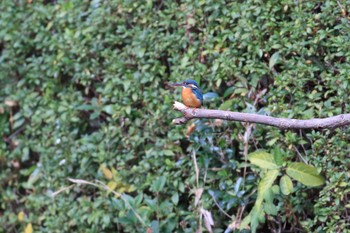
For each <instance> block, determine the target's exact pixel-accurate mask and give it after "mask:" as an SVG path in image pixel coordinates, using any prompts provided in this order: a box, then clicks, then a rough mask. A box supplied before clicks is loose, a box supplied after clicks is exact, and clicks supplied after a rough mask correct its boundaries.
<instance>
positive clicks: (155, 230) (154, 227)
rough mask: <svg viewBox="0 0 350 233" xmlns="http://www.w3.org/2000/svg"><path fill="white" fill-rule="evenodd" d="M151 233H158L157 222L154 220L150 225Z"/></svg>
mask: <svg viewBox="0 0 350 233" xmlns="http://www.w3.org/2000/svg"><path fill="white" fill-rule="evenodd" d="M151 228H152V233H159V232H160V231H159V222H158V221H156V220H154V221H152V223H151Z"/></svg>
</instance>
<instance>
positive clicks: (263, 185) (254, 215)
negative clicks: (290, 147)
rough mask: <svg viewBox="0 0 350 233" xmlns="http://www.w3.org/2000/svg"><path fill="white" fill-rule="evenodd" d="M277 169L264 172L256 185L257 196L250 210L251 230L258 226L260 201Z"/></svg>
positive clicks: (261, 209) (260, 210)
mask: <svg viewBox="0 0 350 233" xmlns="http://www.w3.org/2000/svg"><path fill="white" fill-rule="evenodd" d="M278 173H279V170H277V169H275V170H269V171H268V172H266V174H265V175H264V177H263V178H262V180H261V181H260V183H259V185H258V197H257V199H256V201H255V205H254V207H253V209H252V211H251V223H250V228H251V230H252V232H253V233H254V232H256V229H257V228H258V226H259V219H261V218H262V216H263V208H262V203H263V200H264V198H265V197H266V196H267V195H268V192H269V191H270V189H271V187H272V185H273V183H274V182H275V180H276V178H277V176H278Z"/></svg>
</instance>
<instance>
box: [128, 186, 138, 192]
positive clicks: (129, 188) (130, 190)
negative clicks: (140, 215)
mask: <svg viewBox="0 0 350 233" xmlns="http://www.w3.org/2000/svg"><path fill="white" fill-rule="evenodd" d="M135 190H136V187H135V186H134V185H128V186H127V188H126V192H127V193H131V192H134V191H135Z"/></svg>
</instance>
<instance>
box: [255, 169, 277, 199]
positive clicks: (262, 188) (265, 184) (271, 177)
mask: <svg viewBox="0 0 350 233" xmlns="http://www.w3.org/2000/svg"><path fill="white" fill-rule="evenodd" d="M278 173H279V170H277V169H275V170H269V171H268V172H266V174H265V175H264V177H263V178H262V180H261V181H260V183H259V186H258V197H257V199H256V202H260V203H261V202H262V201H263V199H264V197H265V196H266V193H267V192H268V191H269V190H270V188H271V187H272V185H273V182H274V181H275V180H276V178H277V176H278ZM258 204H259V203H258Z"/></svg>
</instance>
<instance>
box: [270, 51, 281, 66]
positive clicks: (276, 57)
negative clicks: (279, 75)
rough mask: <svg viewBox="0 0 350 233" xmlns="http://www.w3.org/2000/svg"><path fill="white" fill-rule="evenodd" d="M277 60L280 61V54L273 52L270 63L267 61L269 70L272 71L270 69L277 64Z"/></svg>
mask: <svg viewBox="0 0 350 233" xmlns="http://www.w3.org/2000/svg"><path fill="white" fill-rule="evenodd" d="M279 60H280V53H279V52H275V53H274V54H272V56H271V58H270V61H269V68H270V70H271V69H272V67H274V65H276V64H277V62H278V61H279Z"/></svg>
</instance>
